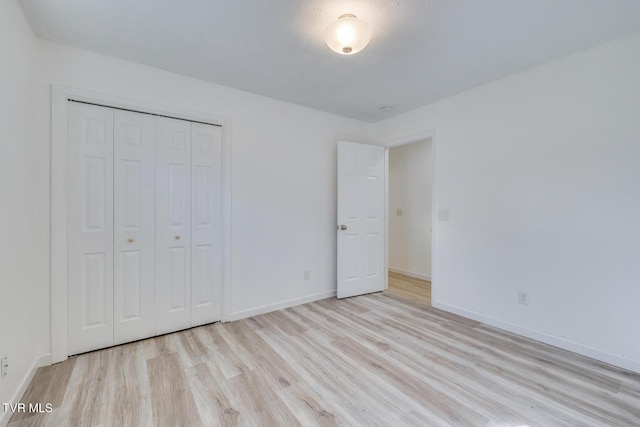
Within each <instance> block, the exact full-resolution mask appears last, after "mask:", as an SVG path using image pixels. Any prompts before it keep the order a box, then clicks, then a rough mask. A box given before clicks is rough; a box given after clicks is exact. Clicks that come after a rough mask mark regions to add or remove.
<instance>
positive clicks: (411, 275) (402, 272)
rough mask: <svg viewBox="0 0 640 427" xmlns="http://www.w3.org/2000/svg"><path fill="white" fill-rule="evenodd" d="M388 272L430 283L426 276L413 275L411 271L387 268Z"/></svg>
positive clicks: (429, 277) (429, 278)
mask: <svg viewBox="0 0 640 427" xmlns="http://www.w3.org/2000/svg"><path fill="white" fill-rule="evenodd" d="M388 270H389V271H390V272H392V273H398V274H404V275H405V276H409V277H413V278H415V279H421V280H428V281H429V282H430V281H431V276H427V275H426V274H420V273H414V272H413V271H407V270H402V269H400V268H395V267H389V268H388Z"/></svg>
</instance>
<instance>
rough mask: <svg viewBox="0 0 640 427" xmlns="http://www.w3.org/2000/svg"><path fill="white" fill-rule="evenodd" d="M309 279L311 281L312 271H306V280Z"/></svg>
mask: <svg viewBox="0 0 640 427" xmlns="http://www.w3.org/2000/svg"><path fill="white" fill-rule="evenodd" d="M309 279H311V271H309V270H305V271H304V280H309Z"/></svg>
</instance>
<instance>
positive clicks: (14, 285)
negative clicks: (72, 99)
mask: <svg viewBox="0 0 640 427" xmlns="http://www.w3.org/2000/svg"><path fill="white" fill-rule="evenodd" d="M35 54H36V38H35V36H34V35H33V34H32V31H31V27H29V24H28V23H27V21H26V19H25V17H24V15H23V14H22V10H21V9H20V7H19V6H18V5H17V3H16V2H15V1H2V2H0V64H1V65H0V94H1V95H0V141H1V145H0V206H1V208H0V212H1V218H2V221H0V356H5V355H6V356H8V358H9V365H10V366H9V374H8V376H7V377H6V378H4V379H0V403H2V402H10V401H11V399H13V398H14V396H15V393H16V392H17V391H18V390H19V388H20V384H21V383H22V382H23V381H24V380H25V377H26V376H27V375H28V373H29V372H30V371H31V367H32V365H33V364H34V363H35V362H36V360H37V355H38V353H39V352H38V342H37V339H38V332H39V331H38V320H39V319H38V316H39V313H38V298H39V294H38V289H39V286H42V285H43V283H39V279H40V277H41V276H40V273H41V270H40V265H39V263H38V260H39V253H40V248H41V245H40V241H39V232H40V229H39V225H40V224H39V223H38V221H37V209H38V208H39V206H38V204H37V200H38V195H39V193H38V191H39V189H38V185H37V184H38V183H37V179H36V177H37V171H36V162H35V161H34V158H35V156H36V133H35V125H34V121H33V120H34V117H35V114H36V97H35V81H36V76H35V71H34V70H35V69H36V58H35ZM9 416H10V414H5V413H4V411H3V408H2V407H0V425H2V423H3V422H6V421H8V417H9Z"/></svg>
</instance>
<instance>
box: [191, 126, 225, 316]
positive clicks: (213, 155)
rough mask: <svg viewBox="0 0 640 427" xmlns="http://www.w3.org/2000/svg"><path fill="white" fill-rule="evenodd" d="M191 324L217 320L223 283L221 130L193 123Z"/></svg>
mask: <svg viewBox="0 0 640 427" xmlns="http://www.w3.org/2000/svg"><path fill="white" fill-rule="evenodd" d="M191 135H192V137H191V138H192V146H191V153H192V155H191V159H192V161H191V165H192V194H193V201H192V208H191V224H192V226H191V242H192V245H191V247H192V251H191V268H192V269H191V326H198V325H204V324H206V323H211V322H216V321H218V320H220V293H221V282H222V271H221V268H222V261H221V260H222V245H221V242H222V218H221V215H222V209H221V206H222V182H221V178H222V129H221V128H220V127H219V126H212V125H205V124H201V123H193V124H192V125H191Z"/></svg>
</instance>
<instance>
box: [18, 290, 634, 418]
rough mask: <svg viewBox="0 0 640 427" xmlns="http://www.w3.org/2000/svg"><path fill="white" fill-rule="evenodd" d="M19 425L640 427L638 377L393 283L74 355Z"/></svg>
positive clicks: (36, 389)
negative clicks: (419, 297) (402, 293)
mask: <svg viewBox="0 0 640 427" xmlns="http://www.w3.org/2000/svg"><path fill="white" fill-rule="evenodd" d="M22 401H23V402H25V403H43V404H45V403H51V404H52V405H53V407H54V410H53V412H51V413H48V414H24V413H16V414H14V416H13V418H12V419H11V421H10V424H9V425H10V426H12V427H15V426H98V425H99V426H154V425H155V426H171V427H172V426H200V425H204V426H217V425H220V426H305V427H306V426H394V427H395V426H457V425H460V426H487V425H496V424H497V425H507V426H517V425H518V426H519V425H530V426H539V425H544V426H575V425H582V426H607V425H608V426H638V425H640V375H639V374H635V373H631V372H628V371H624V370H621V369H618V368H614V367H612V366H609V365H607V364H604V363H601V362H597V361H594V360H591V359H588V358H586V357H582V356H578V355H575V354H573V353H570V352H567V351H563V350H559V349H556V348H554V347H551V346H548V345H544V344H541V343H537V342H535V341H532V340H529V339H525V338H522V337H518V336H515V335H512V334H509V333H506V332H502V331H499V330H497V329H494V328H491V327H489V326H486V325H483V324H480V323H477V322H474V321H471V320H468V319H464V318H461V317H458V316H455V315H452V314H449V313H445V312H442V311H439V310H437V309H434V308H432V307H430V306H429V305H427V304H423V303H418V302H412V301H410V300H407V299H405V298H400V297H397V296H395V295H394V294H392V293H387V292H385V293H378V294H372V295H367V296H362V297H355V298H350V299H346V300H336V299H327V300H323V301H318V302H314V303H310V304H305V305H301V306H297V307H294V308H289V309H286V310H281V311H278V312H274V313H269V314H265V315H262V316H256V317H254V318H250V319H245V320H240V321H237V322H233V323H229V324H214V325H208V326H203V327H199V328H194V329H191V330H187V331H183V332H178V333H174V334H170V335H165V336H162V337H157V338H153V339H148V340H144V341H140V342H136V343H132V344H127V345H123V346H119V347H113V348H110V349H105V350H102V351H97V352H93V353H88V354H84V355H81V356H77V357H73V358H70V359H69V360H68V361H66V362H63V363H60V364H57V365H53V366H50V367H45V368H41V369H39V370H38V372H37V373H36V376H35V378H34V379H33V381H32V383H31V385H30V386H29V388H28V390H27V391H26V394H25V396H24V397H23V400H22Z"/></svg>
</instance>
